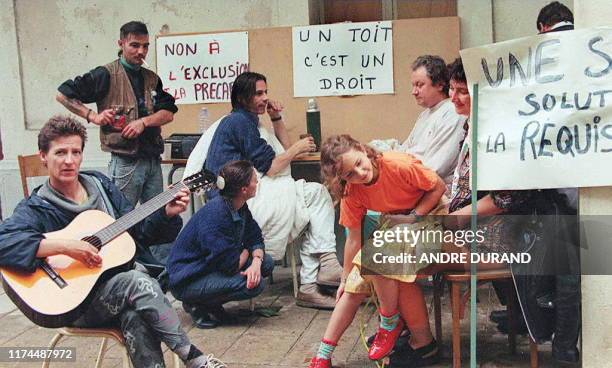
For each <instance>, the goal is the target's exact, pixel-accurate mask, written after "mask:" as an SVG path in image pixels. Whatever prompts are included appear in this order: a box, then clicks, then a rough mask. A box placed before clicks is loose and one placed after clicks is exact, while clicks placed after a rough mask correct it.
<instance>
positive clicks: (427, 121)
mask: <svg viewBox="0 0 612 368" xmlns="http://www.w3.org/2000/svg"><path fill="white" fill-rule="evenodd" d="M411 82H412V95H413V96H414V99H415V100H416V103H417V104H418V105H419V106H422V107H424V108H425V110H424V111H423V112H421V114H420V115H419V117H418V119H417V121H416V124H415V126H414V128H413V129H412V132H411V133H410V135H409V136H408V138H407V139H406V140H405V141H404V143H402V145H401V147H400V148H399V150H401V151H404V152H407V153H410V154H412V155H414V156H416V157H417V158H418V159H419V160H421V161H422V162H423V164H424V165H425V166H427V167H428V168H430V169H432V170H434V171H435V172H436V173H437V174H438V175H439V176H440V177H441V178H442V180H444V182H445V183H446V185H447V187H449V185H450V183H451V181H452V179H453V171H454V170H455V166H457V158H458V157H459V148H460V147H459V144H460V142H461V139H462V132H463V123H464V121H465V117H462V116H461V115H458V114H457V113H456V112H455V107H454V106H453V104H452V103H451V101H450V99H449V98H448V83H449V81H448V71H447V68H446V63H445V62H444V60H443V59H442V58H441V57H439V56H433V55H423V56H419V57H418V58H417V59H416V60H415V61H414V62H413V63H412V75H411Z"/></svg>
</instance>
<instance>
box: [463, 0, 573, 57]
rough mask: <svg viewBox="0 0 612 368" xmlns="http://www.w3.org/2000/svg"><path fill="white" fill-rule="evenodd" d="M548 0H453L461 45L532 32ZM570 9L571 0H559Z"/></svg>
mask: <svg viewBox="0 0 612 368" xmlns="http://www.w3.org/2000/svg"><path fill="white" fill-rule="evenodd" d="M550 2H551V0H457V15H458V16H459V17H460V18H461V48H469V47H475V46H480V45H486V44H489V43H492V42H500V41H506V40H511V39H514V38H520V37H526V36H532V35H534V34H536V33H537V29H536V26H535V24H536V19H537V17H538V13H539V12H540V9H542V7H543V6H545V5H546V4H548V3H550ZM559 2H561V3H563V4H565V5H566V6H567V7H568V8H570V9H572V7H573V0H559Z"/></svg>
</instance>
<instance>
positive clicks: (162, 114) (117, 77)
mask: <svg viewBox="0 0 612 368" xmlns="http://www.w3.org/2000/svg"><path fill="white" fill-rule="evenodd" d="M118 45H119V48H120V50H119V58H117V59H116V60H114V61H112V62H110V63H108V64H106V65H103V66H99V67H97V68H95V69H93V70H91V71H90V72H89V73H86V74H83V75H82V76H78V77H76V78H74V79H73V80H67V81H66V82H64V83H62V85H60V86H59V88H58V91H59V93H58V95H57V97H56V99H57V101H59V102H60V103H61V104H62V105H64V106H65V107H66V108H67V109H68V110H70V111H71V112H73V113H74V114H76V115H78V116H80V117H82V118H83V119H85V120H87V122H88V123H93V124H96V125H98V126H100V143H101V147H102V150H103V151H105V152H110V153H111V161H110V163H109V176H110V177H111V179H112V181H113V183H114V184H115V185H117V186H118V187H119V188H120V189H121V191H122V192H123V194H124V195H125V196H126V197H127V199H128V200H129V201H130V202H131V203H132V204H133V205H134V206H135V205H136V203H138V202H139V201H140V202H141V203H144V202H146V201H147V200H149V199H151V198H153V197H154V196H155V195H157V194H159V193H161V192H162V189H163V179H162V171H161V165H160V153H161V152H162V151H163V147H164V145H163V140H162V138H161V128H160V127H161V126H162V125H164V124H167V123H169V122H171V121H172V119H173V116H174V114H175V113H176V112H177V110H178V109H177V107H176V105H175V104H174V98H173V97H172V96H171V95H170V94H168V93H167V92H165V91H164V90H163V86H162V82H161V80H160V79H159V77H158V76H157V75H156V74H155V73H154V72H152V71H150V70H148V69H145V68H144V67H142V64H143V62H144V59H145V57H146V56H147V53H148V51H149V32H148V30H147V26H146V25H145V24H144V23H142V22H137V21H132V22H129V23H126V24H124V25H123V26H122V27H121V29H120V39H119V41H118ZM145 65H146V64H145ZM93 102H95V103H96V105H97V111H93V110H92V109H90V108H88V107H87V106H85V105H84V104H86V103H93Z"/></svg>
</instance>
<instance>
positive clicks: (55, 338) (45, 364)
mask: <svg viewBox="0 0 612 368" xmlns="http://www.w3.org/2000/svg"><path fill="white" fill-rule="evenodd" d="M62 337H64V335H63V334H61V333H58V334H56V335H55V336H53V339H51V342H50V343H49V350H53V349H55V345H57V343H58V342H59V341H60V340H61V339H62ZM50 359H51V357H47V358H45V360H44V361H43V364H42V368H48V367H49V363H50Z"/></svg>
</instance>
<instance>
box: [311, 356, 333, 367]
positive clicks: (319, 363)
mask: <svg viewBox="0 0 612 368" xmlns="http://www.w3.org/2000/svg"><path fill="white" fill-rule="evenodd" d="M308 368H332V364H331V359H323V358H319V357H317V356H314V357H312V360H311V361H310V365H309V366H308Z"/></svg>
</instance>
